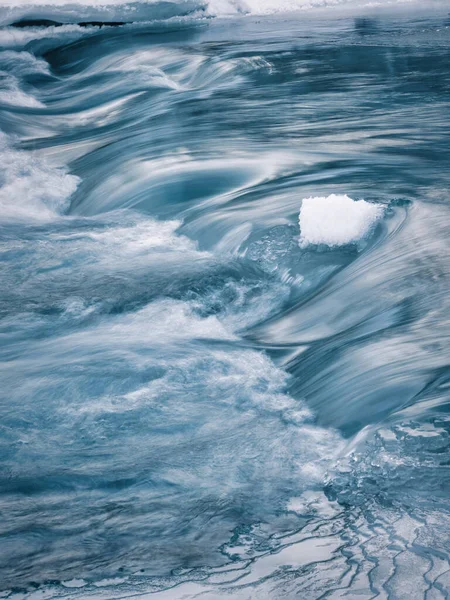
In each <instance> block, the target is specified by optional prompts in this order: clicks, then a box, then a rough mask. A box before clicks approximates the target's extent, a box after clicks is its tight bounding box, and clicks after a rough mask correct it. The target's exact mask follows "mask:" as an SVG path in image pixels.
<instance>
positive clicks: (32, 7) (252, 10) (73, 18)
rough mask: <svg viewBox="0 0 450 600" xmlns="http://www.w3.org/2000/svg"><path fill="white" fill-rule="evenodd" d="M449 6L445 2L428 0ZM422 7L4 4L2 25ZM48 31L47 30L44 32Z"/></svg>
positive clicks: (221, 1)
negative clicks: (31, 21) (28, 21)
mask: <svg viewBox="0 0 450 600" xmlns="http://www.w3.org/2000/svg"><path fill="white" fill-rule="evenodd" d="M428 3H429V5H430V7H431V6H438V5H439V6H445V2H444V1H443V0H428ZM413 4H415V5H417V6H419V7H420V6H421V3H420V2H419V0H172V1H171V0H134V1H133V2H129V1H128V2H127V1H126V0H102V1H101V2H100V1H98V2H97V1H95V0H92V1H91V2H88V1H87V0H81V1H76V0H75V1H72V2H70V1H68V0H48V1H45V0H2V2H1V3H0V24H5V25H6V24H9V23H12V22H14V21H15V20H20V19H22V18H26V19H36V18H44V19H50V20H56V21H59V22H63V23H77V22H81V21H116V22H117V21H120V22H127V23H130V22H137V21H150V20H161V19H168V18H172V17H184V16H189V15H190V16H214V17H217V16H229V15H238V14H248V15H258V16H261V15H270V14H276V13H290V12H296V11H304V10H314V9H329V8H339V7H342V8H344V9H345V8H365V7H367V8H372V9H373V8H374V7H379V8H386V7H387V8H389V7H393V6H394V7H395V6H400V7H401V6H406V7H410V6H411V5H413ZM41 29H44V28H41Z"/></svg>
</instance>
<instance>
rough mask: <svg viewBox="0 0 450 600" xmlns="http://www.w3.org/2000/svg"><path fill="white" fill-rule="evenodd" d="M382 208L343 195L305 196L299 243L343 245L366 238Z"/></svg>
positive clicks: (301, 214)
mask: <svg viewBox="0 0 450 600" xmlns="http://www.w3.org/2000/svg"><path fill="white" fill-rule="evenodd" d="M383 213H384V208H383V207H382V206H381V205H378V204H370V203H369V202H366V201H364V200H359V201H355V200H352V199H351V198H349V197H348V196H346V195H343V196H340V195H336V194H331V196H328V197H316V198H305V199H304V200H303V202H302V206H301V209H300V215H299V223H300V246H302V247H305V246H308V245H310V244H314V245H318V244H326V245H327V246H344V245H346V244H354V243H356V242H358V241H359V240H361V239H363V238H365V237H366V236H367V235H368V234H369V233H370V232H371V231H372V230H373V227H374V225H375V224H376V222H377V221H378V220H379V219H380V218H381V217H382V215H383Z"/></svg>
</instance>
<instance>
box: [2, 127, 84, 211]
mask: <svg viewBox="0 0 450 600" xmlns="http://www.w3.org/2000/svg"><path fill="white" fill-rule="evenodd" d="M0 181H1V184H2V185H1V187H0V220H1V221H3V222H5V221H24V222H27V221H48V220H51V219H53V218H55V217H56V216H57V215H58V214H61V212H63V211H64V210H65V209H66V208H67V207H68V203H69V198H70V196H71V195H72V194H73V193H74V191H75V190H76V188H77V185H78V182H79V179H78V177H76V176H74V175H70V174H69V173H68V172H67V171H66V170H65V169H63V168H60V167H55V166H53V165H52V164H51V163H49V162H48V161H47V160H44V159H43V158H41V157H40V156H39V155H38V154H37V153H34V152H24V151H21V150H15V149H13V148H12V147H11V143H10V140H9V138H8V137H7V136H6V135H5V134H4V133H0Z"/></svg>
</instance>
